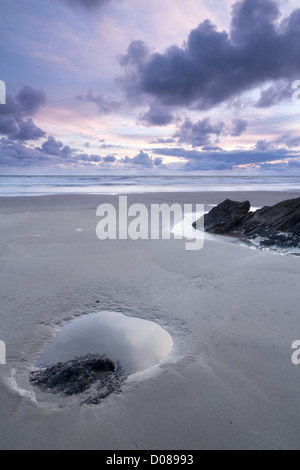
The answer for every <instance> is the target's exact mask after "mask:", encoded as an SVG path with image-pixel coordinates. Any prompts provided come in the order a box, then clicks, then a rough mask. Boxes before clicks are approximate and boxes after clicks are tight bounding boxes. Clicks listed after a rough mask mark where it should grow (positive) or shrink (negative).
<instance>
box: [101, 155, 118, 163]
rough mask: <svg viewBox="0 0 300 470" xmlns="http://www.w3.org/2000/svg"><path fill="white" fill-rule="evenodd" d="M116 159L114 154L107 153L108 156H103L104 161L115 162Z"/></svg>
mask: <svg viewBox="0 0 300 470" xmlns="http://www.w3.org/2000/svg"><path fill="white" fill-rule="evenodd" d="M116 160H117V159H116V157H115V156H114V155H106V157H104V158H103V161H104V163H115V162H116Z"/></svg>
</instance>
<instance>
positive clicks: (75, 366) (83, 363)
mask: <svg viewBox="0 0 300 470" xmlns="http://www.w3.org/2000/svg"><path fill="white" fill-rule="evenodd" d="M125 379H126V376H125V375H124V374H123V373H122V371H120V373H116V366H115V364H114V363H113V362H112V361H111V360H110V359H107V358H105V357H103V356H99V355H92V354H89V355H87V356H85V357H82V358H77V359H74V360H72V361H69V362H66V363H61V362H60V363H58V364H55V365H53V366H51V367H47V368H46V369H40V370H38V371H35V372H32V373H31V374H30V382H31V384H32V385H34V386H37V387H39V388H40V389H41V390H42V391H43V392H50V393H56V394H62V395H63V396H72V395H79V394H82V393H84V392H86V391H88V390H89V389H90V388H91V387H92V386H93V385H95V390H94V391H93V395H92V396H90V397H89V398H88V399H87V400H85V401H84V403H88V404H95V403H100V400H101V399H103V398H106V397H107V396H108V395H110V394H111V393H113V392H116V391H119V388H120V385H121V384H122V382H124V380H125Z"/></svg>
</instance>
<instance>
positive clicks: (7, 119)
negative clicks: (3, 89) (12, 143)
mask: <svg viewBox="0 0 300 470" xmlns="http://www.w3.org/2000/svg"><path fill="white" fill-rule="evenodd" d="M45 102H46V95H45V93H44V92H43V91H40V90H35V89H34V88H32V87H30V86H24V87H23V88H21V90H20V91H19V92H18V93H17V94H16V95H15V96H14V97H13V96H11V95H8V96H7V100H6V105H3V106H0V135H4V136H6V137H9V138H10V139H11V140H21V141H26V140H38V139H40V138H42V137H45V135H46V133H45V132H44V131H43V130H42V129H40V128H38V127H37V126H36V125H35V124H34V122H33V120H32V118H31V117H32V116H34V115H35V114H36V113H37V112H38V111H39V110H40V109H41V107H42V106H44V104H45Z"/></svg>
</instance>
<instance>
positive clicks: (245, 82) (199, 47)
mask: <svg viewBox="0 0 300 470" xmlns="http://www.w3.org/2000/svg"><path fill="white" fill-rule="evenodd" d="M279 17H280V12H279V8H278V3H277V2H276V1H275V0H243V1H241V2H238V3H236V4H235V5H234V7H233V9H232V21H231V28H230V31H229V33H227V32H225V31H223V32H219V31H217V28H216V27H215V26H214V25H213V24H212V23H211V22H210V21H209V20H206V21H204V22H203V23H201V24H200V25H199V26H198V27H197V28H196V29H194V30H192V31H191V33H190V35H189V37H188V39H187V41H186V43H185V44H184V45H183V46H182V47H178V46H175V45H174V46H171V47H170V48H169V49H167V50H166V51H165V52H164V53H161V54H160V53H152V54H150V53H149V48H148V47H147V45H145V44H144V43H143V42H141V41H135V42H134V43H132V44H131V45H130V46H129V49H128V52H127V54H126V55H125V56H124V57H123V58H122V59H121V64H122V65H123V66H124V67H125V69H126V72H125V74H124V76H123V79H122V80H123V86H124V87H125V89H126V92H127V94H128V96H129V97H130V99H133V97H135V99H136V101H137V102H138V100H139V99H140V96H141V95H142V94H145V95H149V96H151V97H152V98H155V100H156V101H157V102H158V103H160V104H161V105H164V106H170V107H176V106H184V107H186V106H192V107H193V108H198V109H202V110H207V109H209V108H211V107H214V106H216V105H219V104H221V103H223V102H225V101H228V100H231V99H233V98H236V97H238V96H239V95H241V94H242V93H243V92H245V91H248V90H251V89H254V88H256V87H260V86H263V85H265V84H267V83H270V82H271V85H270V88H269V89H268V90H267V91H264V92H262V95H261V98H260V100H259V101H258V103H257V106H259V107H265V106H270V105H272V104H274V103H276V102H278V101H280V100H281V99H282V97H283V96H286V92H285V89H286V88H285V86H287V83H289V84H290V85H291V83H292V81H293V77H297V76H299V73H300V54H299V46H298V45H299V42H300V10H295V11H294V12H293V13H292V14H291V15H290V16H289V17H287V18H285V19H284V20H283V21H281V22H280V21H279ZM278 81H280V86H279V85H278V86H277V85H276V83H277V82H278ZM283 83H284V85H285V86H284V85H283ZM282 87H283V88H282Z"/></svg>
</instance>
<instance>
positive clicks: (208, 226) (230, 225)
mask: <svg viewBox="0 0 300 470" xmlns="http://www.w3.org/2000/svg"><path fill="white" fill-rule="evenodd" d="M250 207H251V206H250V202H249V201H245V202H236V201H230V200H229V199H226V201H224V202H222V204H219V205H218V206H217V207H214V208H213V209H212V210H211V211H210V212H209V214H206V215H205V216H204V228H205V231H206V232H210V233H218V234H223V233H231V232H232V230H233V229H234V228H235V227H237V226H238V225H239V224H240V222H241V221H242V220H243V219H244V218H245V216H246V215H247V214H248V212H249V210H250ZM196 224H197V222H196Z"/></svg>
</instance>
